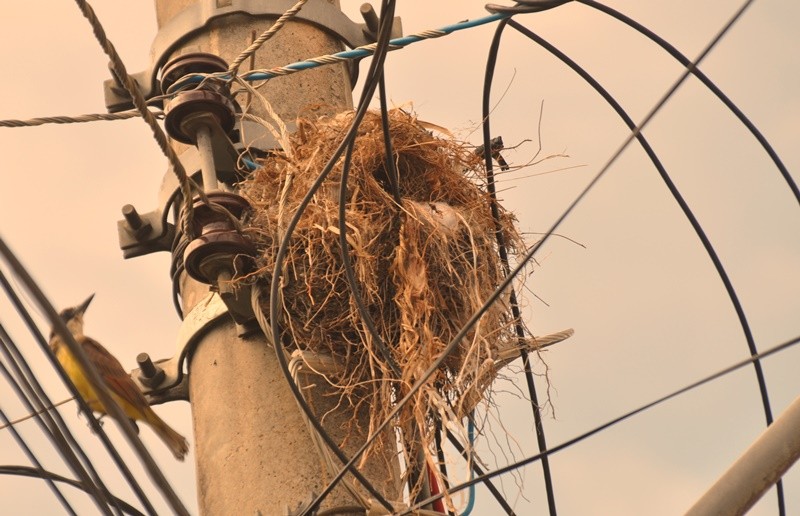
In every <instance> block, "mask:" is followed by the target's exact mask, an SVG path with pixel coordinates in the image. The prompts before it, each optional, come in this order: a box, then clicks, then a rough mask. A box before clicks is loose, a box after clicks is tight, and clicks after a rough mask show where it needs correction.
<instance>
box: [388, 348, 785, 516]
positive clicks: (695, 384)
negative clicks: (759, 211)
mask: <svg viewBox="0 0 800 516" xmlns="http://www.w3.org/2000/svg"><path fill="white" fill-rule="evenodd" d="M799 343H800V336H799V337H795V338H793V339H791V340H788V341H786V342H783V343H781V344H778V345H777V346H775V347H773V348H770V349H768V350H767V351H765V352H763V353H760V354H759V355H757V356H755V357H747V358H745V359H744V360H742V361H740V362H736V363H735V364H733V365H731V366H728V367H726V368H725V369H722V370H721V371H718V372H716V373H714V374H712V375H709V376H706V377H705V378H703V379H701V380H698V381H696V382H693V383H690V384H689V385H687V386H685V387H682V388H680V389H678V390H676V391H673V392H671V393H670V394H667V395H666V396H662V397H660V398H658V399H656V400H654V401H651V402H650V403H647V404H645V405H642V406H640V407H639V408H637V409H634V410H631V411H630V412H626V413H625V414H623V415H621V416H619V417H616V418H614V419H612V420H610V421H608V422H606V423H604V424H602V425H600V426H597V427H595V428H593V429H591V430H589V431H588V432H584V433H582V434H580V435H579V436H577V437H573V438H572V439H570V440H568V441H564V442H563V443H561V444H559V445H557V446H554V447H552V448H550V449H549V450H547V451H546V452H544V453H538V454H536V455H531V456H530V457H526V458H524V459H522V460H519V461H517V462H514V463H512V464H509V465H507V466H503V467H502V468H498V469H496V470H494V471H491V472H489V473H486V474H484V475H481V476H479V477H475V478H473V479H471V480H468V481H466V482H463V483H461V484H458V485H457V486H454V487H452V488H450V494H452V493H457V492H459V491H462V490H464V489H467V488H468V487H469V486H472V485H475V484H477V483H478V482H482V481H483V480H484V479H486V478H492V477H496V476H499V475H503V474H505V473H508V472H510V471H514V470H516V469H519V468H521V467H522V466H527V465H528V464H532V463H534V462H536V461H538V460H541V459H542V457H545V456H547V455H553V454H554V453H557V452H560V451H562V450H564V449H566V448H569V447H570V446H573V445H575V444H578V443H579V442H581V441H584V440H586V439H588V438H589V437H591V436H593V435H595V434H597V433H599V432H602V431H603V430H606V429H608V428H610V427H612V426H614V425H616V424H618V423H621V422H623V421H625V420H626V419H630V418H631V417H633V416H635V415H638V414H640V413H642V412H644V411H646V410H649V409H651V408H653V407H655V406H656V405H660V404H662V403H664V402H666V401H669V400H671V399H672V398H675V397H677V396H680V395H681V394H684V393H687V392H689V391H691V390H694V389H696V388H698V387H700V386H702V385H705V384H707V383H709V382H712V381H714V380H717V379H719V378H721V377H723V376H725V375H727V374H730V373H732V372H734V371H736V370H738V369H741V368H743V367H746V366H748V365H750V364H751V363H752V362H753V361H755V360H761V359H763V358H766V357H768V356H770V355H774V354H775V353H778V352H780V351H784V350H786V349H788V348H790V347H792V346H795V345H797V344H799ZM442 496H444V495H443V494H439V495H436V496H431V497H430V498H428V499H427V500H423V501H421V502H419V503H417V505H415V506H412V507H409V508H408V509H406V510H405V512H402V513H399V514H401V515H403V514H411V512H412V511H414V510H415V509H418V508H419V507H422V506H423V505H427V504H429V503H433V502H435V501H436V500H438V499H439V498H441V497H442Z"/></svg>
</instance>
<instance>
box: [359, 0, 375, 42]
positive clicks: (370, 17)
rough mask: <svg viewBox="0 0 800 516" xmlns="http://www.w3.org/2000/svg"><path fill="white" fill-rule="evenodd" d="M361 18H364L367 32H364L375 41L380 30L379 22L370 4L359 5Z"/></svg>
mask: <svg viewBox="0 0 800 516" xmlns="http://www.w3.org/2000/svg"><path fill="white" fill-rule="evenodd" d="M361 17H362V18H364V22H366V24H367V30H366V31H364V32H366V33H367V35H368V36H370V37H372V39H375V38H376V37H377V35H378V29H379V28H380V20H379V19H378V15H377V14H376V13H375V9H374V8H373V7H372V4H361Z"/></svg>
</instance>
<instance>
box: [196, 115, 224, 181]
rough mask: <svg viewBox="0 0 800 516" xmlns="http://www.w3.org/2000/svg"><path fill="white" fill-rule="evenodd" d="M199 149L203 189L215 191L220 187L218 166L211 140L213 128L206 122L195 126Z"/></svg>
mask: <svg viewBox="0 0 800 516" xmlns="http://www.w3.org/2000/svg"><path fill="white" fill-rule="evenodd" d="M195 138H197V151H198V153H199V154H200V171H201V172H202V174H203V190H205V191H206V193H208V192H213V191H214V190H218V189H219V181H218V180H217V166H216V164H215V163H214V148H213V144H212V142H211V130H210V129H209V128H208V126H207V125H206V124H197V127H196V128H195Z"/></svg>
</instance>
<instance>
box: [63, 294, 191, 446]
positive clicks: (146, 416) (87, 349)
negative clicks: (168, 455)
mask: <svg viewBox="0 0 800 516" xmlns="http://www.w3.org/2000/svg"><path fill="white" fill-rule="evenodd" d="M92 299H94V294H92V295H91V296H89V297H88V299H86V301H84V302H83V303H81V304H80V305H78V306H74V307H71V308H67V309H64V310H62V311H61V312H60V313H59V315H60V316H61V319H62V320H63V321H64V324H65V325H66V326H67V329H69V331H70V333H71V334H72V336H73V338H74V339H75V342H77V343H78V344H79V345H80V346H81V348H82V349H83V352H84V353H85V354H86V357H87V358H88V359H89V362H91V364H92V365H93V366H94V367H95V369H96V370H97V373H98V375H99V376H100V378H102V380H103V382H104V383H105V385H106V387H108V393H109V394H110V395H111V397H112V398H113V399H114V401H116V402H117V404H119V406H120V407H121V408H122V410H123V411H124V412H125V415H127V416H128V417H129V418H130V419H131V420H132V421H134V422H135V421H142V422H144V423H147V424H148V425H149V426H150V427H151V428H152V429H153V431H155V433H156V435H158V436H159V437H160V438H161V440H162V441H164V443H165V444H166V445H167V446H168V447H169V449H170V450H171V451H172V454H173V455H174V456H175V458H176V459H178V460H180V461H182V460H183V459H184V457H185V456H186V453H187V452H188V451H189V444H188V442H187V441H186V438H185V437H183V436H182V435H181V434H179V433H178V432H176V431H175V430H173V429H172V428H171V427H170V426H169V425H168V424H167V423H165V422H164V420H162V419H161V418H160V417H159V416H158V414H156V413H155V412H154V411H153V409H152V408H151V407H150V404H149V403H147V400H146V399H145V397H144V395H143V394H142V391H140V390H139V388H138V387H137V386H136V384H135V383H134V382H133V380H132V379H131V377H130V376H128V373H126V372H125V369H123V368H122V364H120V363H119V360H117V359H116V358H115V357H114V355H112V354H111V353H109V352H108V350H106V348H104V347H103V346H102V345H101V344H100V343H99V342H97V341H96V340H94V339H92V338H90V337H87V336H86V335H85V334H84V333H83V316H84V313H85V312H86V309H87V308H88V307H89V303H91V302H92ZM50 349H51V350H52V351H53V354H54V355H55V356H56V358H57V359H58V361H59V362H60V363H61V366H62V367H63V368H64V371H65V372H66V373H67V376H69V378H70V380H72V383H73V384H75V387H76V389H77V390H78V393H79V394H80V395H81V397H82V398H83V399H84V400H85V401H86V403H87V405H89V408H91V409H92V410H93V411H95V412H100V413H101V414H104V415H105V414H108V410H106V408H105V406H103V404H102V403H101V402H100V400H99V399H98V397H97V395H96V394H95V390H94V388H93V387H92V385H91V383H90V382H89V380H88V378H87V377H86V375H85V374H84V371H83V368H82V367H81V366H80V364H79V363H78V361H77V359H76V358H75V356H74V355H73V354H72V353H71V352H70V350H69V348H68V347H67V345H66V344H65V343H64V340H63V339H62V338H61V336H59V335H58V334H57V333H56V332H55V329H53V331H51V332H50Z"/></svg>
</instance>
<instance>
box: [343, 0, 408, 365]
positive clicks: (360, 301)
mask: <svg viewBox="0 0 800 516" xmlns="http://www.w3.org/2000/svg"><path fill="white" fill-rule="evenodd" d="M394 6H395V0H391V1H389V2H387V3H386V5H385V7H386V9H381V15H380V28H379V30H378V41H377V43H376V44H377V47H376V48H377V50H376V53H375V57H374V59H373V60H372V63H371V64H370V68H369V71H368V73H367V79H366V80H365V82H364V89H363V90H362V93H361V99H360V100H359V105H363V106H369V101H370V98H371V97H372V95H373V94H374V92H375V86H376V83H378V85H379V83H380V82H381V78H382V77H383V63H384V60H385V59H386V54H387V50H388V42H389V36H390V35H391V32H392V22H393V21H394ZM354 125H356V124H355V122H354ZM387 134H388V130H387V129H385V130H384V142H386V135H387ZM354 147H355V138H352V140H351V141H350V142H349V144H348V145H347V149H346V150H345V155H344V163H343V164H342V177H341V180H340V184H339V224H338V226H339V252H340V256H341V258H342V268H343V269H344V272H345V277H346V278H347V283H348V285H349V286H350V291H351V297H352V298H353V300H354V301H355V303H356V307H357V308H358V312H359V314H360V315H361V320H362V321H363V322H364V325H365V326H366V327H367V330H368V331H369V333H370V335H371V336H372V340H373V341H374V342H375V346H376V347H377V348H378V352H379V353H380V355H381V357H382V358H383V360H384V361H385V362H386V364H387V365H388V366H389V368H390V369H391V370H392V373H394V375H395V376H396V377H397V378H400V376H401V372H400V367H399V366H398V365H397V362H396V361H395V360H394V357H392V352H391V350H389V347H388V346H387V345H386V342H384V340H383V338H381V335H380V333H379V332H378V329H377V327H376V326H375V321H374V320H373V318H372V315H371V314H370V313H369V310H368V309H367V306H366V303H365V302H364V297H363V296H362V293H361V287H360V286H359V284H358V280H356V276H355V271H354V270H353V264H352V262H351V260H350V244H349V242H348V241H347V219H346V217H347V211H346V210H347V180H348V178H349V177H350V163H351V160H352V157H353V150H354ZM389 149H391V143H389ZM387 159H391V158H390V157H389V158H387ZM387 173H388V171H387Z"/></svg>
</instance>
